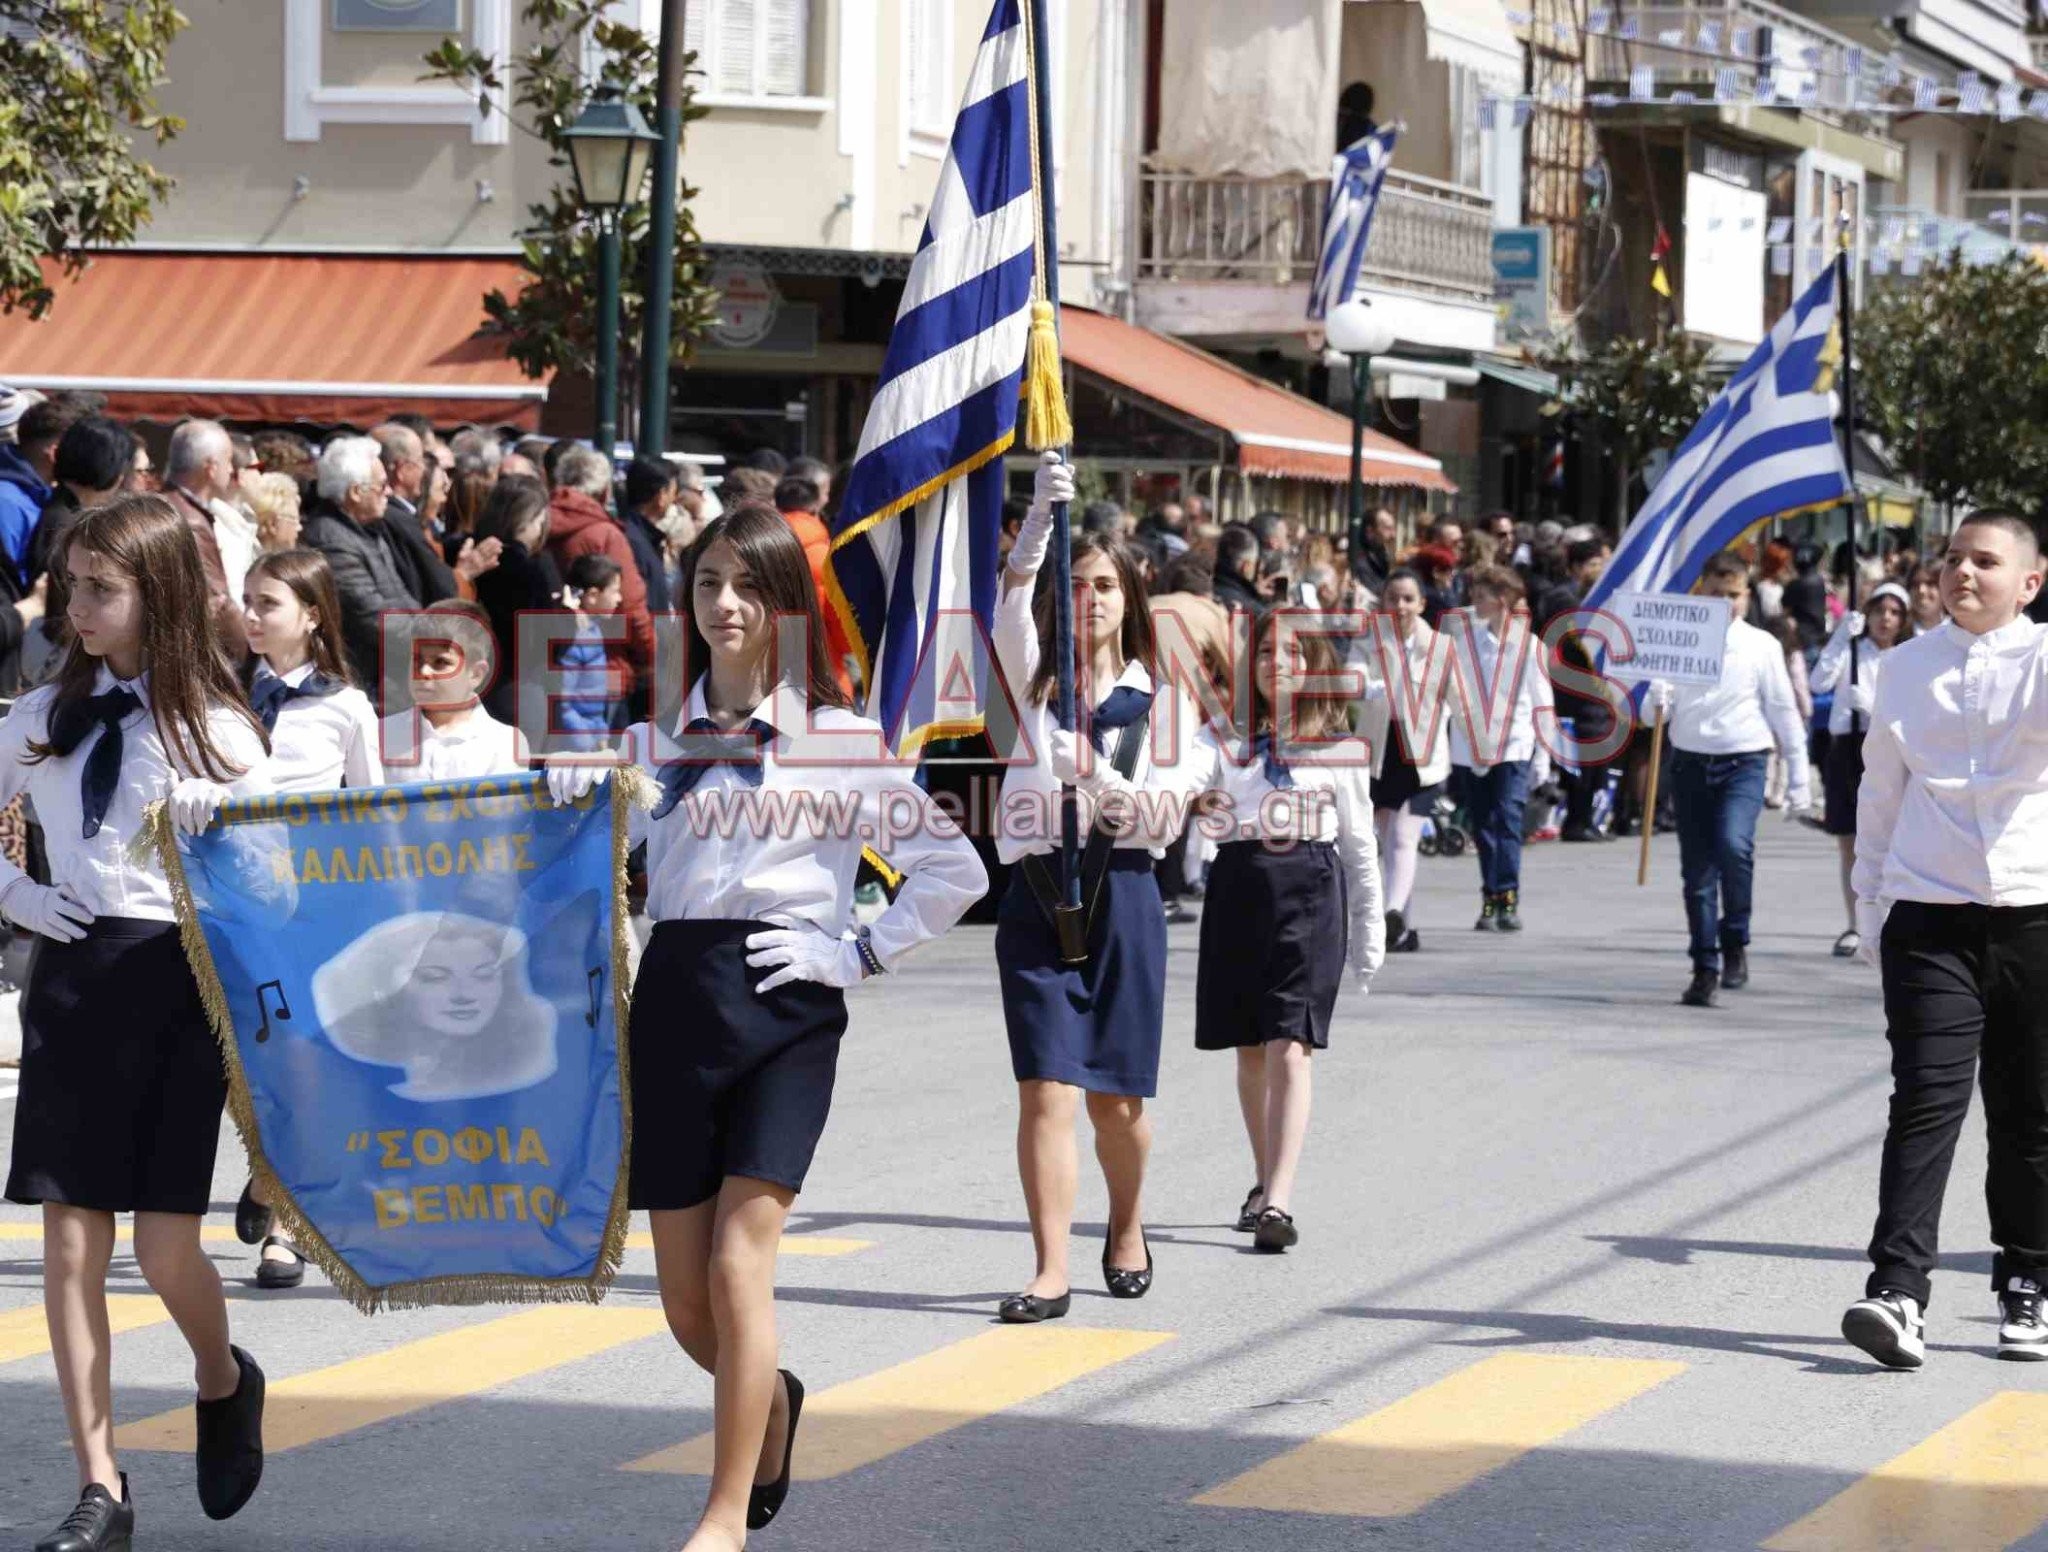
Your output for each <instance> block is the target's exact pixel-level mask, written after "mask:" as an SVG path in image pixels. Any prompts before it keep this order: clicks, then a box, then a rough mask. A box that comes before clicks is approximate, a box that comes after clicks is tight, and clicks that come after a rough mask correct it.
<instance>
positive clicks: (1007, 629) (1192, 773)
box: [993, 584, 1216, 863]
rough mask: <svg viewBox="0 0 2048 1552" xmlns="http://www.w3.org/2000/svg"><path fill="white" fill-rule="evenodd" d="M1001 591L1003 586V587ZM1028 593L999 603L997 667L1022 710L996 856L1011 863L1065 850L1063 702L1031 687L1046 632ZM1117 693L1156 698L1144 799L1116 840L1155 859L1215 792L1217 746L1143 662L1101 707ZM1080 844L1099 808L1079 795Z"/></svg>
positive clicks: (1007, 591)
mask: <svg viewBox="0 0 2048 1552" xmlns="http://www.w3.org/2000/svg"><path fill="white" fill-rule="evenodd" d="M1000 585H1001V584H998V586H1000ZM1031 593H1032V590H1031V589H1030V588H1029V587H1014V588H1007V587H1006V588H1003V590H1002V592H1001V595H1000V596H999V597H998V599H997V601H996V619H995V630H994V632H993V634H994V638H995V649H996V665H997V667H998V668H999V669H1000V670H1001V671H1002V675H1003V683H1004V685H1006V686H1007V687H1008V689H1009V692H1010V695H1011V697H1012V699H1014V700H1015V702H1016V704H1017V723H1018V729H1017V743H1016V745H1015V747H1014V748H1012V749H1011V751H1010V758H1011V759H1012V760H1013V761H1017V762H1020V763H1017V764H1012V765H1007V766H1005V767H1004V768H1003V791H1002V798H1001V800H1000V801H999V803H998V804H997V814H996V855H997V856H998V857H1000V858H1001V859H1002V860H1003V861H1004V862H1006V863H1014V862H1016V861H1017V860H1018V859H1020V858H1022V857H1028V856H1032V855H1034V854H1035V855H1039V856H1046V855H1049V854H1051V853H1052V852H1055V851H1057V850H1059V846H1060V832H1061V824H1062V821H1061V819H1060V802H1059V795H1060V784H1059V779H1058V778H1057V777H1055V776H1054V775H1053V773H1052V735H1053V733H1054V731H1055V730H1057V729H1058V727H1059V718H1058V715H1057V711H1058V708H1057V707H1056V706H1055V705H1054V697H1052V696H1050V695H1048V696H1047V697H1046V698H1045V699H1044V700H1043V701H1039V702H1037V703H1035V704H1034V703H1032V702H1031V700H1030V686H1031V680H1032V677H1033V676H1034V675H1035V674H1037V672H1038V662H1039V658H1038V625H1037V622H1036V621H1035V620H1033V618H1032V614H1031ZM1124 603H1125V607H1126V608H1143V607H1144V600H1143V599H1135V600H1134V599H1126V600H1125V601H1124ZM1117 689H1133V690H1142V691H1145V692H1147V693H1149V694H1152V695H1153V696H1154V699H1153V702H1152V710H1151V722H1150V724H1149V726H1148V727H1147V728H1146V732H1145V740H1144V742H1143V744H1141V745H1140V746H1139V749H1138V763H1137V766H1136V768H1135V769H1134V770H1133V771H1132V773H1131V785H1132V786H1133V787H1135V788H1137V789H1138V791H1139V793H1140V794H1141V796H1140V798H1139V800H1138V801H1136V802H1133V803H1132V804H1130V805H1129V806H1128V807H1127V808H1125V809H1124V810H1123V817H1126V818H1128V820H1129V822H1128V823H1126V824H1125V825H1124V827H1123V829H1122V830H1121V832H1120V833H1119V834H1118V835H1117V837H1116V844H1117V845H1118V846H1129V847H1138V846H1142V847H1144V848H1145V849H1146V850H1148V851H1149V852H1151V853H1152V855H1153V856H1154V857H1163V856H1165V855H1166V848H1167V847H1169V846H1171V845H1172V844H1173V843H1174V841H1175V840H1176V839H1178V838H1179V836H1180V832H1181V828H1182V826H1183V824H1184V823H1185V822H1186V820H1187V816H1188V812H1189V807H1190V805H1191V804H1192V803H1193V801H1194V799H1195V797H1196V795H1197V794H1199V793H1202V792H1206V791H1208V790H1209V788H1210V787H1211V786H1212V785H1214V780H1215V775H1216V765H1215V759H1216V747H1215V745H1214V744H1213V743H1212V742H1209V741H1207V740H1204V739H1202V738H1200V737H1199V736H1198V735H1199V734H1200V732H1201V730H1202V717H1201V713H1200V712H1199V711H1197V710H1196V709H1195V704H1194V702H1193V701H1191V700H1190V699H1188V697H1187V695H1186V694H1185V693H1184V692H1183V691H1181V690H1179V689H1177V688H1175V687H1174V686H1172V685H1169V686H1167V687H1166V688H1165V689H1163V690H1162V689H1159V688H1158V687H1157V686H1156V685H1154V683H1153V682H1152V675H1151V674H1150V673H1149V672H1148V671H1147V670H1146V668H1145V665H1144V664H1143V663H1138V662H1130V663H1126V664H1125V665H1124V671H1123V672H1122V673H1121V674H1120V675H1118V677H1117V681H1116V683H1115V684H1114V685H1111V686H1110V688H1109V689H1108V690H1105V691H1103V693H1102V695H1101V696H1100V697H1099V698H1098V700H1097V704H1098V705H1100V704H1101V702H1102V701H1104V700H1107V699H1108V698H1109V695H1110V693H1111V691H1114V690H1117ZM1104 741H1105V743H1106V744H1107V746H1108V750H1109V752H1108V753H1106V754H1099V755H1096V756H1095V758H1096V759H1097V760H1098V761H1101V762H1103V763H1104V764H1105V765H1106V764H1107V763H1108V761H1109V760H1110V758H1111V757H1112V756H1113V755H1114V754H1115V752H1116V740H1115V738H1114V737H1113V736H1112V737H1108V738H1106V739H1105V740H1104ZM1074 796H1075V799H1076V807H1077V809H1078V812H1079V815H1080V824H1081V839H1082V841H1083V843H1084V844H1085V843H1086V841H1087V838H1088V832H1089V830H1090V828H1091V827H1092V826H1093V824H1094V803H1093V801H1092V800H1091V799H1090V798H1089V796H1088V794H1087V793H1086V792H1083V791H1080V790H1078V789H1077V790H1076V792H1075V794H1074Z"/></svg>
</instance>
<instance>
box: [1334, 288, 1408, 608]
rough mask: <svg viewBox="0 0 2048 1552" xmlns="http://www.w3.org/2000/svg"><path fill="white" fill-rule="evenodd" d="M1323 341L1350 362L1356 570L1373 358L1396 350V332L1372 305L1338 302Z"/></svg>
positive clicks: (1362, 531) (1360, 546)
mask: <svg viewBox="0 0 2048 1552" xmlns="http://www.w3.org/2000/svg"><path fill="white" fill-rule="evenodd" d="M1323 339H1324V341H1325V343H1327V344H1328V345H1329V347H1330V348H1331V349H1332V350H1334V351H1337V352H1339V353H1340V354H1343V355H1345V356H1348V357H1350V358H1351V511H1350V514H1349V515H1350V519H1351V522H1350V550H1349V553H1350V555H1351V557H1352V564H1353V565H1354V566H1356V565H1357V564H1358V557H1359V556H1360V555H1362V554H1364V553H1365V417H1366V412H1367V411H1368V410H1369V409H1370V408H1371V406H1372V358H1373V357H1374V356H1383V355H1385V354H1386V353H1387V352H1388V351H1390V350H1392V349H1393V348H1394V329H1393V325H1391V324H1390V323H1388V322H1387V321H1386V320H1385V319H1384V318H1383V317H1382V315H1381V314H1379V313H1376V312H1374V311H1373V309H1372V306H1371V304H1370V303H1367V302H1361V301H1355V300H1354V301H1349V302H1339V303H1338V304H1337V305H1336V306H1335V307H1333V308H1331V309H1330V315H1329V317H1327V318H1326V319H1324V320H1323ZM1356 574H1357V573H1356V572H1354V573H1353V575H1354V576H1355V575H1356Z"/></svg>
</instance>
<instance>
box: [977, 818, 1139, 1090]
mask: <svg viewBox="0 0 2048 1552" xmlns="http://www.w3.org/2000/svg"><path fill="white" fill-rule="evenodd" d="M1053 867H1054V868H1055V870H1057V867H1058V864H1057V861H1054V862H1053ZM996 969H997V971H998V973H999V974H1000V976H1001V979H1002V986H1003V1020H1004V1022H1005V1023H1006V1024H1007V1025H1008V1026H1009V1031H1010V1066H1011V1068H1012V1069H1013V1070H1014V1071H1015V1073H1016V1075H1017V1081H1018V1082H1019V1083H1024V1082H1027V1081H1030V1080H1032V1079H1043V1080H1046V1081H1048V1082H1052V1083H1071V1084H1074V1085H1076V1086H1077V1087H1080V1088H1084V1089H1087V1090H1088V1091H1089V1092H1090V1093H1094V1094H1127V1095H1133V1096H1136V1097H1138V1098H1141V1099H1149V1098H1151V1097H1152V1096H1153V1095H1154V1094H1156V1093H1158V1092H1159V1035H1160V1028H1161V1025H1162V1023H1163V1021H1164V1018H1165V1003H1166V912H1165V909H1164V907H1163V906H1161V904H1160V902H1159V885H1158V882H1157V881H1156V879H1155V878H1154V876H1153V872H1152V856H1151V853H1149V852H1148V851H1146V850H1145V849H1144V848H1142V847H1129V846H1122V847H1118V848H1117V849H1116V850H1114V851H1112V852H1111V853H1110V862H1109V870H1108V871H1107V872H1106V873H1105V874H1104V875H1103V879H1102V893H1101V896H1100V898H1099V900H1098V902H1097V905H1096V909H1095V918H1094V921H1093V922H1092V923H1091V924H1090V928H1089V934H1088V959H1087V962H1086V963H1085V964H1080V965H1063V964H1061V963H1060V956H1059V945H1058V943H1057V942H1056V941H1055V939H1054V937H1053V931H1052V925H1051V923H1049V922H1048V921H1046V919H1045V912H1044V911H1043V910H1042V909H1041V908H1040V907H1039V904H1038V897H1037V896H1036V895H1034V894H1033V893H1032V892H1031V884H1030V881H1029V880H1028V879H1027V878H1026V877H1025V876H1024V869H1023V868H1022V867H1021V866H1020V867H1016V868H1012V869H1011V870H1010V887H1009V890H1008V892H1007V893H1005V894H1004V896H1003V903H1002V905H1001V906H1000V907H999V908H998V910H997V913H996Z"/></svg>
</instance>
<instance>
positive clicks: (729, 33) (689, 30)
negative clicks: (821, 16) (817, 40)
mask: <svg viewBox="0 0 2048 1552" xmlns="http://www.w3.org/2000/svg"><path fill="white" fill-rule="evenodd" d="M810 13H811V7H810V0H688V4H687V6H686V7H685V8H684V11H683V46H684V47H685V48H687V49H689V50H691V51H692V52H694V53H695V54H696V56H697V69H698V70H699V71H701V72H702V74H703V77H704V87H705V90H706V92H707V93H709V94H710V95H711V96H713V97H802V96H804V95H805V92H806V89H807V87H808V86H809V83H810V70H809V60H808V58H807V57H806V56H807V54H808V52H809V51H808V47H807V45H808V43H809V41H810V30H811V14H810Z"/></svg>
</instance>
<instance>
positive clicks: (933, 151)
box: [903, 0, 957, 156]
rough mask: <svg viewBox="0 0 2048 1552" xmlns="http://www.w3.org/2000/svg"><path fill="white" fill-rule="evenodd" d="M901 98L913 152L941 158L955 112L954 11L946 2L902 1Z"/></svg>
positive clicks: (946, 0) (949, 135)
mask: <svg viewBox="0 0 2048 1552" xmlns="http://www.w3.org/2000/svg"><path fill="white" fill-rule="evenodd" d="M903 97H904V102H905V104H906V105H907V108H908V112H909V120H910V142H911V146H912V148H913V149H915V150H918V151H922V152H924V153H925V154H927V155H933V156H943V155H945V148H946V142H947V141H948V140H949V139H950V138H951V137H952V133H953V110H954V108H955V107H956V106H957V104H956V103H955V102H954V101H953V8H952V5H951V4H950V3H949V0H903ZM933 141H936V142H937V144H936V146H934V145H933V144H932V142H933Z"/></svg>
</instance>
